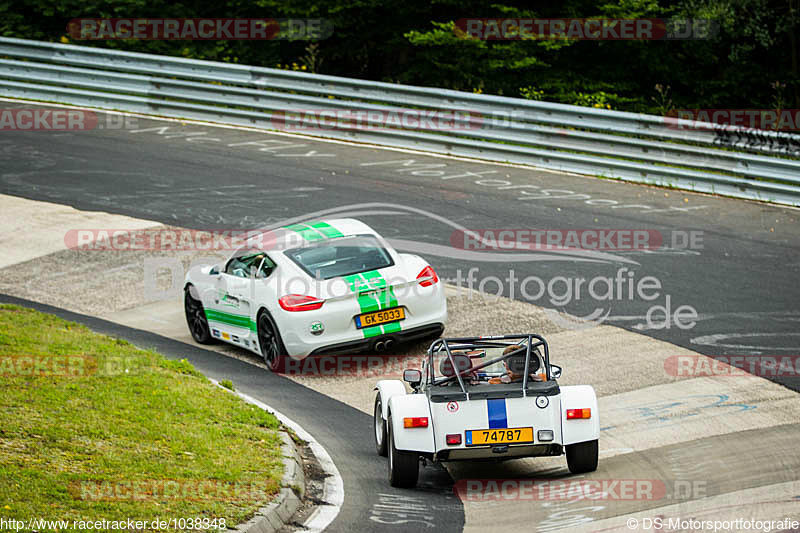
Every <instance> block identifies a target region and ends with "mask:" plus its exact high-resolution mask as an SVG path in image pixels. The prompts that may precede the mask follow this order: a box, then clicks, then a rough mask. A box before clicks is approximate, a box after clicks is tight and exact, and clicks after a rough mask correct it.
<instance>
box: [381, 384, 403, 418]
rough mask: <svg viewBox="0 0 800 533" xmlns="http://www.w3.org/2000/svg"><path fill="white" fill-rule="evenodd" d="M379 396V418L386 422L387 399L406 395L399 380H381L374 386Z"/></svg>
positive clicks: (387, 411)
mask: <svg viewBox="0 0 800 533" xmlns="http://www.w3.org/2000/svg"><path fill="white" fill-rule="evenodd" d="M375 390H376V391H378V394H380V395H381V416H382V417H383V419H384V420H386V419H387V418H388V417H389V415H388V413H389V399H390V398H391V397H392V396H397V395H402V396H405V395H406V385H405V383H403V382H402V381H400V380H399V379H382V380H380V381H379V382H378V383H377V384H376V385H375Z"/></svg>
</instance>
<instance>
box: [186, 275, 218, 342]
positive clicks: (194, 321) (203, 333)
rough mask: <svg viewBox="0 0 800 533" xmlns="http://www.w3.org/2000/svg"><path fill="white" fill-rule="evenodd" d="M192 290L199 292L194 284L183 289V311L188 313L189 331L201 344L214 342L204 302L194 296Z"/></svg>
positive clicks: (187, 323)
mask: <svg viewBox="0 0 800 533" xmlns="http://www.w3.org/2000/svg"><path fill="white" fill-rule="evenodd" d="M192 291H195V293H196V292H197V289H195V288H194V286H193V285H187V286H186V288H185V289H184V290H183V311H184V313H185V314H186V325H187V326H189V333H191V334H192V338H193V339H194V340H195V341H196V342H198V343H200V344H213V343H214V339H213V338H212V337H211V330H210V329H209V327H208V320H206V312H205V309H203V302H201V301H200V300H199V299H196V298H195V297H194V296H192ZM198 296H199V295H198Z"/></svg>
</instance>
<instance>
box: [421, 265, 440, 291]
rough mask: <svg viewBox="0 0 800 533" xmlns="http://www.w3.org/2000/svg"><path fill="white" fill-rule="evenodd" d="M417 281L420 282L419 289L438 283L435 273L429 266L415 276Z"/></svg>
mask: <svg viewBox="0 0 800 533" xmlns="http://www.w3.org/2000/svg"><path fill="white" fill-rule="evenodd" d="M417 279H418V280H420V282H419V286H420V287H430V286H431V285H433V284H434V283H439V276H437V275H436V271H435V270H434V269H433V267H432V266H430V265H428V266H426V267H425V268H423V269H422V271H421V272H420V273H419V274H417Z"/></svg>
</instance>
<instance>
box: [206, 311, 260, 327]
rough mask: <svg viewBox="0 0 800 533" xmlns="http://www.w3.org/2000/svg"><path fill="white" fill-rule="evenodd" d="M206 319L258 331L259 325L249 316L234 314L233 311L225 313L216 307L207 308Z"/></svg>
mask: <svg viewBox="0 0 800 533" xmlns="http://www.w3.org/2000/svg"><path fill="white" fill-rule="evenodd" d="M205 312H206V320H213V321H214V322H220V323H222V324H228V325H229V326H236V327H237V328H244V329H249V330H250V331H254V332H255V331H258V327H257V326H256V323H255V321H254V320H250V317H249V316H243V315H234V314H232V313H225V312H224V311H217V310H215V309H206V310H205Z"/></svg>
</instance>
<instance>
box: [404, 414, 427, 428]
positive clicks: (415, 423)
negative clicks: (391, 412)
mask: <svg viewBox="0 0 800 533" xmlns="http://www.w3.org/2000/svg"><path fill="white" fill-rule="evenodd" d="M403 427H404V428H426V427H428V417H427V416H412V417H406V418H404V419H403Z"/></svg>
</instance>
